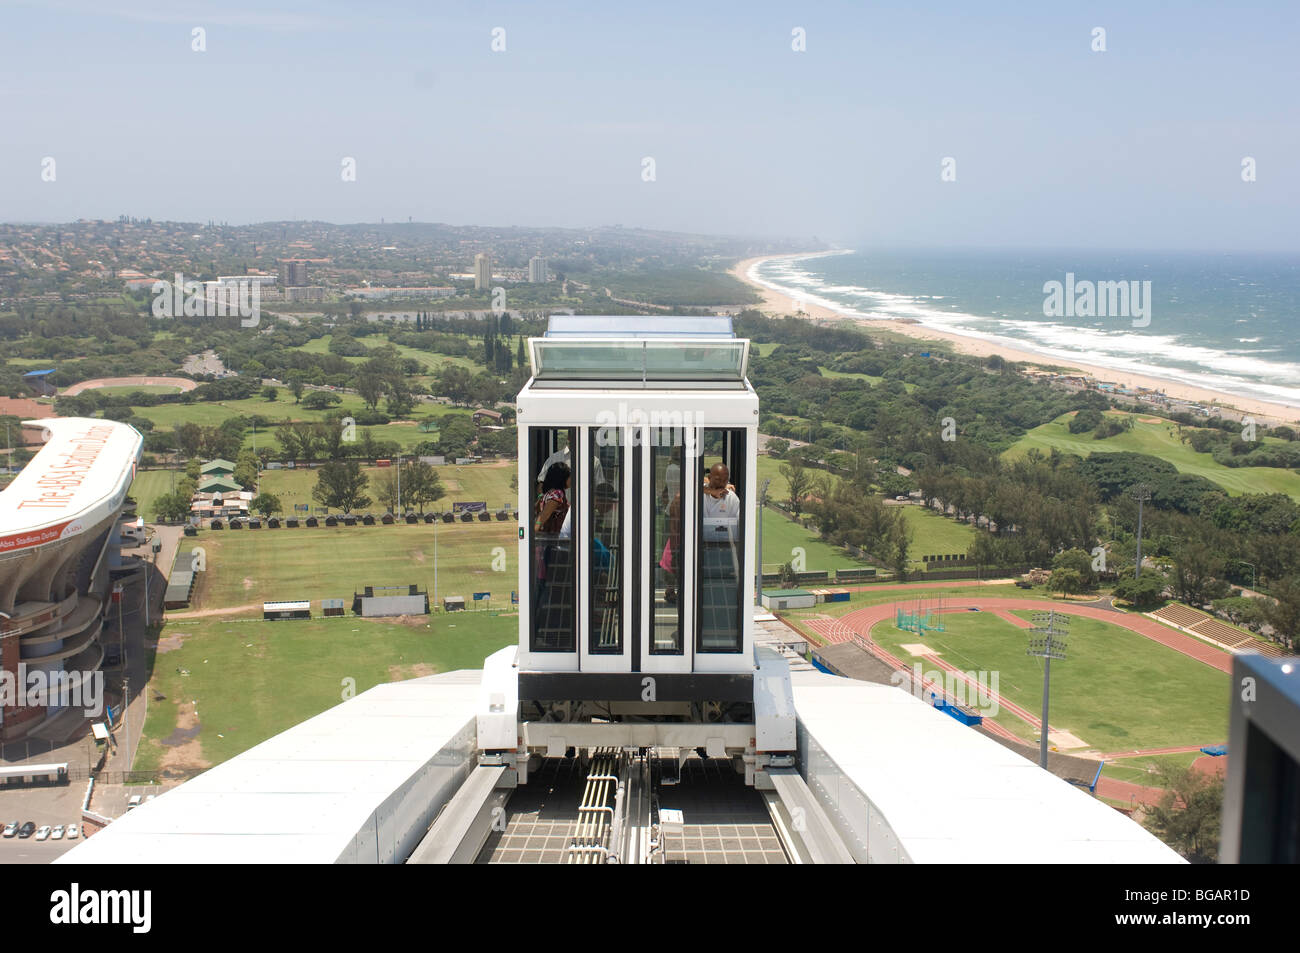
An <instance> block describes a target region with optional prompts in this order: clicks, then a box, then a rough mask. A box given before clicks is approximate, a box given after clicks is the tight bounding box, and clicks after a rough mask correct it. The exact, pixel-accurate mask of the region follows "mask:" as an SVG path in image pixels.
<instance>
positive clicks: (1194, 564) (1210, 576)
mask: <svg viewBox="0 0 1300 953" xmlns="http://www.w3.org/2000/svg"><path fill="white" fill-rule="evenodd" d="M1223 570H1224V560H1223V557H1222V556H1220V555H1218V554H1217V553H1215V552H1214V551H1213V550H1211V549H1210V547H1209V546H1207V545H1206V544H1205V543H1202V542H1199V541H1193V542H1189V543H1186V544H1184V545H1183V546H1182V547H1181V548H1180V549H1179V550H1178V551H1177V552H1176V553H1175V554H1174V573H1173V579H1172V582H1173V588H1174V595H1175V596H1177V597H1178V598H1179V599H1180V600H1182V601H1183V602H1185V603H1187V604H1188V605H1189V606H1203V605H1205V603H1207V602H1209V601H1210V600H1212V599H1218V598H1221V597H1223V596H1226V595H1227V594H1228V589H1229V587H1228V584H1227V583H1226V582H1224V581H1223Z"/></svg>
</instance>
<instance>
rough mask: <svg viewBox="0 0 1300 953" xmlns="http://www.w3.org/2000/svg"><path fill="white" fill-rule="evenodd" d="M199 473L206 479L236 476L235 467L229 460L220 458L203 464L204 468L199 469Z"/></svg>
mask: <svg viewBox="0 0 1300 953" xmlns="http://www.w3.org/2000/svg"><path fill="white" fill-rule="evenodd" d="M199 472H200V473H202V474H203V475H204V476H205V477H213V476H224V477H229V476H234V475H235V465H234V464H233V463H231V462H230V461H229V460H223V459H221V458H220V457H218V458H217V459H215V460H209V461H208V462H207V463H205V464H203V466H202V467H200V468H199Z"/></svg>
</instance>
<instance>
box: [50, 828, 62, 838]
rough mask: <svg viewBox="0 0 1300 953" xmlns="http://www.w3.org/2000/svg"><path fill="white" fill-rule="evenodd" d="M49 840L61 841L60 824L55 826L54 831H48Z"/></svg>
mask: <svg viewBox="0 0 1300 953" xmlns="http://www.w3.org/2000/svg"><path fill="white" fill-rule="evenodd" d="M50 840H63V825H62V824H56V825H55V827H54V830H52V831H50Z"/></svg>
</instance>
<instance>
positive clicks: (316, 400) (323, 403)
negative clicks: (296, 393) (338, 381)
mask: <svg viewBox="0 0 1300 953" xmlns="http://www.w3.org/2000/svg"><path fill="white" fill-rule="evenodd" d="M341 403H343V398H342V397H340V396H339V395H338V394H336V393H334V392H333V391H328V390H314V391H312V392H311V393H310V394H308V395H307V396H306V397H304V398H303V399H302V405H303V406H304V407H306V408H307V409H308V410H327V409H328V408H330V407H333V406H334V405H335V404H341Z"/></svg>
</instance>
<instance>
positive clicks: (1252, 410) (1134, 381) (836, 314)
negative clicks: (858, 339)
mask: <svg viewBox="0 0 1300 953" xmlns="http://www.w3.org/2000/svg"><path fill="white" fill-rule="evenodd" d="M808 254H809V253H806V252H805V253H800V254H792V255H763V256H760V257H757V258H747V259H745V260H744V261H742V262H740V263H739V264H737V265H736V266H735V267H733V268H732V269H731V274H732V275H734V276H735V277H736V278H738V279H740V280H741V281H743V282H745V284H747V285H750V286H752V287H753V288H754V290H755V291H757V292H758V293H759V294H760V295H762V297H763V302H762V304H760V305H759V310H761V311H763V312H764V313H766V314H773V315H785V314H798V313H800V312H802V313H803V314H804V315H805V316H806V317H808V318H809V319H810V320H812V321H852V322H854V323H855V324H859V325H861V326H862V327H864V328H867V329H873V328H874V329H879V330H884V331H893V332H895V333H897V334H905V335H907V336H908V337H913V338H919V339H921V340H927V341H944V342H947V343H948V344H950V345H951V346H952V349H953V350H954V351H957V352H959V353H961V354H970V355H973V356H976V357H988V356H989V355H991V354H1000V355H1001V356H1002V357H1003V358H1004V359H1006V360H1008V361H1025V362H1027V363H1029V364H1033V365H1035V366H1038V367H1069V368H1073V369H1074V370H1076V371H1078V372H1079V373H1080V374H1082V375H1084V376H1086V377H1091V378H1093V379H1095V380H1098V381H1113V382H1114V383H1116V384H1119V385H1121V386H1123V387H1131V388H1138V387H1146V388H1149V389H1151V390H1158V391H1163V392H1164V393H1165V394H1167V395H1168V396H1170V397H1173V398H1177V399H1180V400H1188V401H1194V402H1197V403H1202V404H1207V405H1213V404H1217V405H1218V406H1220V407H1224V408H1231V409H1234V410H1238V411H1241V412H1242V413H1245V414H1250V415H1251V416H1253V417H1255V418H1256V419H1257V420H1258V421H1259V422H1260V423H1267V424H1274V423H1297V422H1300V408H1295V407H1287V406H1286V405H1284V404H1275V403H1270V402H1269V401H1263V400H1256V399H1254V398H1251V397H1239V396H1236V395H1234V394H1227V393H1224V392H1222V391H1215V390H1209V389H1207V388H1203V387H1193V386H1190V385H1188V384H1180V383H1179V382H1177V381H1169V380H1163V379H1161V378H1157V377H1148V376H1145V375H1142V374H1133V373H1131V372H1129V371H1115V370H1110V369H1108V368H1105V367H1101V366H1098V365H1095V364H1081V363H1079V362H1077V361H1064V360H1058V359H1056V358H1049V357H1045V356H1043V355H1042V354H1035V353H1034V352H1033V351H1026V350H1018V349H1016V348H1012V347H1007V346H1006V345H1004V344H999V343H994V342H992V341H985V340H983V339H981V338H972V337H966V336H965V335H961V334H954V333H952V332H950V331H939V330H936V329H934V328H928V327H925V326H923V325H920V324H912V323H910V322H907V321H893V320H870V319H868V320H864V319H861V318H857V317H854V316H852V315H848V314H845V313H843V312H841V311H836V310H835V309H833V308H827V307H824V306H823V305H819V304H813V303H811V302H801V301H796V299H795V298H794V297H791V296H790V295H787V294H784V293H782V292H779V291H774V290H772V289H771V288H765V287H763V286H762V285H760V284H759V283H758V282H756V281H754V280H752V279H751V278H750V277H749V271H750V269H751V268H752V267H753V266H754V265H755V264H757V263H758V262H761V261H770V260H773V259H777V258H804V257H807V256H808Z"/></svg>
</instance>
